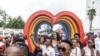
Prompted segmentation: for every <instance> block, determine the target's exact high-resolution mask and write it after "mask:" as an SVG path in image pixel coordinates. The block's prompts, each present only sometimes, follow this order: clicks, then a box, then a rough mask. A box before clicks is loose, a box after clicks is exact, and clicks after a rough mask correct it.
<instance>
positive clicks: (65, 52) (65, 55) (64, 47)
mask: <svg viewBox="0 0 100 56" xmlns="http://www.w3.org/2000/svg"><path fill="white" fill-rule="evenodd" d="M71 49H72V43H71V42H70V41H68V40H62V41H61V43H60V44H59V47H58V50H59V53H60V56H70V54H71Z"/></svg>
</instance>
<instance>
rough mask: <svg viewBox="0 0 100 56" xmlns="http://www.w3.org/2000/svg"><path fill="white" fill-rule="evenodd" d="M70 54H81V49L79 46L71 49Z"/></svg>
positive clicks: (73, 55)
mask: <svg viewBox="0 0 100 56" xmlns="http://www.w3.org/2000/svg"><path fill="white" fill-rule="evenodd" d="M70 56H81V49H80V48H79V47H76V48H74V49H72V51H71V54H70Z"/></svg>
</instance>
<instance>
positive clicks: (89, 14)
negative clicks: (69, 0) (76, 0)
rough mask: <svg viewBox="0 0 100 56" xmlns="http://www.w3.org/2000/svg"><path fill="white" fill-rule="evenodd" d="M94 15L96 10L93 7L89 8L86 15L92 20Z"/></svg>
mask: <svg viewBox="0 0 100 56" xmlns="http://www.w3.org/2000/svg"><path fill="white" fill-rule="evenodd" d="M95 15H96V10H95V9H93V8H92V9H90V10H88V16H89V20H90V21H93V18H94V16H95Z"/></svg>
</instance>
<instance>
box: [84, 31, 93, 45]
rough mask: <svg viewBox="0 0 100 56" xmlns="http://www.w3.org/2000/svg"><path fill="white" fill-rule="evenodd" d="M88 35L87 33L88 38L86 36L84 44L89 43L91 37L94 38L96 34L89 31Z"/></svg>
mask: <svg viewBox="0 0 100 56" xmlns="http://www.w3.org/2000/svg"><path fill="white" fill-rule="evenodd" d="M86 35H87V38H85V39H84V41H83V44H84V46H86V45H87V43H88V40H89V39H94V34H93V33H92V32H89V33H87V34H86Z"/></svg>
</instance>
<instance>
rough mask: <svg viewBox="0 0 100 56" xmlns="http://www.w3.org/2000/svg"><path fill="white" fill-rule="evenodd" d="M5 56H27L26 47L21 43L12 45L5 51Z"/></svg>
mask: <svg viewBox="0 0 100 56" xmlns="http://www.w3.org/2000/svg"><path fill="white" fill-rule="evenodd" d="M5 56H28V47H27V45H25V44H23V43H20V44H19V43H14V44H12V45H11V46H9V47H8V48H7V49H6V50H5Z"/></svg>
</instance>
